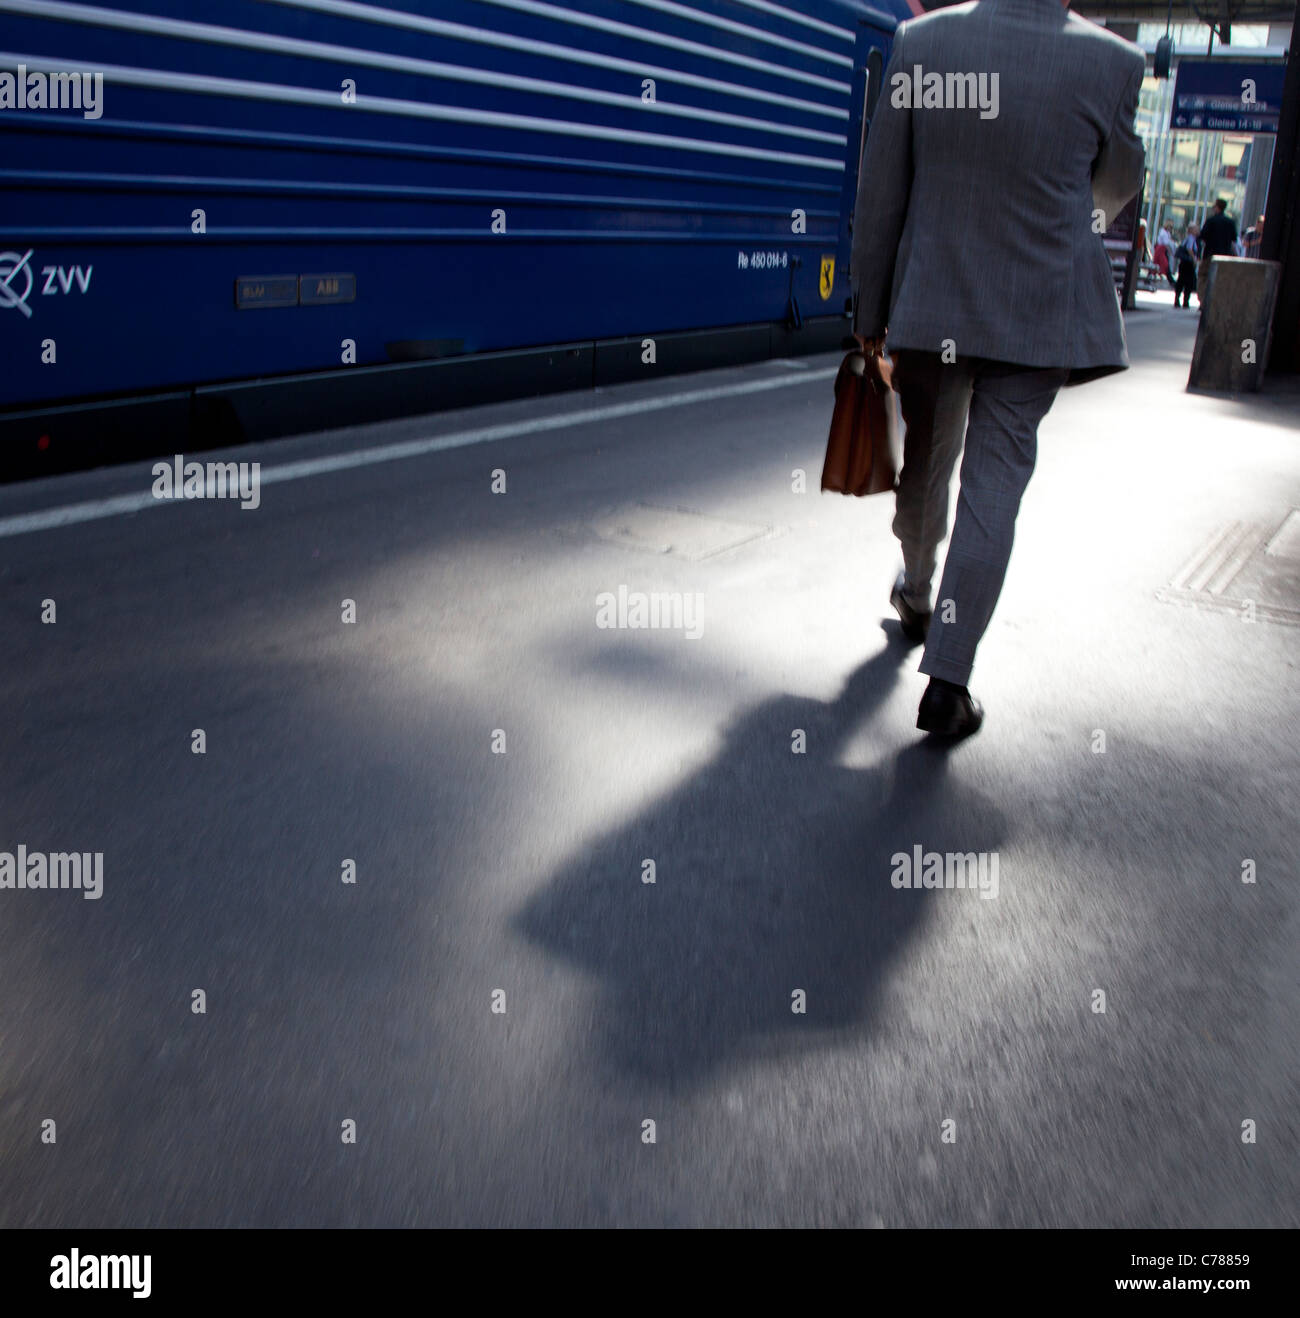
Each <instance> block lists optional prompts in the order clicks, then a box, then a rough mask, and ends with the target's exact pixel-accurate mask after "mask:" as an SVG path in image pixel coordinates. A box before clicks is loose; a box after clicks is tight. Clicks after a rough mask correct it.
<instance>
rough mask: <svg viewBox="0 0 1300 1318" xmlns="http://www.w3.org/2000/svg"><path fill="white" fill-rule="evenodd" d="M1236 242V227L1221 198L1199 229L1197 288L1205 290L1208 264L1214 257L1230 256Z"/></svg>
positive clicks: (1208, 271)
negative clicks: (1199, 261) (1199, 258)
mask: <svg viewBox="0 0 1300 1318" xmlns="http://www.w3.org/2000/svg"><path fill="white" fill-rule="evenodd" d="M1236 241H1237V225H1236V222H1235V221H1234V220H1233V219H1232V217H1231V216H1230V215H1229V214H1228V203H1227V202H1226V201H1224V200H1223V198H1222V197H1220V198H1219V199H1218V201H1216V202H1215V203H1214V214H1213V215H1211V216H1210V218H1209V219H1208V220H1206V221H1205V224H1204V225H1203V226H1202V227H1201V268H1200V270H1199V271H1198V272H1197V276H1196V283H1197V287H1199V288H1205V286H1206V279H1207V278H1208V276H1209V273H1210V262H1211V261H1212V260H1214V258H1215V257H1216V256H1232V255H1233V251H1234V244H1235V243H1236Z"/></svg>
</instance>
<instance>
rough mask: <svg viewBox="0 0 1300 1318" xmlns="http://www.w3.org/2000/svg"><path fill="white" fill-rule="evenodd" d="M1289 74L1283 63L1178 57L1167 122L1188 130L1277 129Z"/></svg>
mask: <svg viewBox="0 0 1300 1318" xmlns="http://www.w3.org/2000/svg"><path fill="white" fill-rule="evenodd" d="M1285 73H1286V68H1285V66H1284V65H1282V64H1264V63H1262V62H1247V61H1238V60H1208V59H1198V60H1191V59H1184V60H1179V62H1178V77H1177V80H1176V81H1175V83H1174V108H1173V110H1172V111H1171V113H1170V116H1169V126H1170V128H1177V129H1182V130H1183V131H1184V132H1195V131H1197V130H1198V129H1199V130H1201V131H1204V132H1218V133H1276V132H1277V126H1278V120H1279V118H1280V117H1281V113H1282V79H1283V76H1284V75H1285Z"/></svg>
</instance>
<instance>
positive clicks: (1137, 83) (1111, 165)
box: [1092, 50, 1146, 228]
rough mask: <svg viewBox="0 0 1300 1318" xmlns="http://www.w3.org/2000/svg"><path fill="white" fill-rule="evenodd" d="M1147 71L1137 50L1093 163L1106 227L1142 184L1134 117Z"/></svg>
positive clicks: (1142, 155)
mask: <svg viewBox="0 0 1300 1318" xmlns="http://www.w3.org/2000/svg"><path fill="white" fill-rule="evenodd" d="M1145 72H1146V61H1145V60H1144V58H1143V56H1142V53H1141V52H1140V51H1136V50H1135V51H1134V52H1133V66H1132V68H1131V69H1130V70H1129V73H1128V81H1127V82H1126V83H1125V84H1124V91H1123V93H1122V94H1121V96H1120V98H1119V104H1118V106H1116V109H1115V115H1114V120H1113V122H1112V123H1111V127H1110V132H1109V134H1108V135H1107V137H1106V140H1105V141H1104V142H1103V143H1102V144H1101V150H1100V151H1099V152H1098V153H1097V159H1096V160H1094V161H1093V164H1092V204H1093V205H1094V206H1095V207H1096V208H1097V209H1098V210H1099V211H1101V213H1102V216H1103V218H1104V220H1105V223H1106V227H1107V228H1109V227H1110V226H1111V225H1112V224H1113V223H1114V222H1115V218H1116V217H1117V216H1118V215H1119V213H1120V211H1122V210H1123V209H1124V207H1125V206H1127V205H1128V204H1129V202H1130V201H1132V200H1133V198H1134V197H1136V196H1137V193H1138V189H1139V188H1140V187H1141V186H1142V175H1143V171H1144V169H1145V167H1146V152H1145V150H1144V149H1143V146H1142V139H1141V138H1140V137H1138V135H1137V133H1136V132H1135V131H1134V120H1135V119H1136V117H1137V108H1138V94H1139V93H1140V92H1141V90H1142V78H1143V75H1144V74H1145Z"/></svg>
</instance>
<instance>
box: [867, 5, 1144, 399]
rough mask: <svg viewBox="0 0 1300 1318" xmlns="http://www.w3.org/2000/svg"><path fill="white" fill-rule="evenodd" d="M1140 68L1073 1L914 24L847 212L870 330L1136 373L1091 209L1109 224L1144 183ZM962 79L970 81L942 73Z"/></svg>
mask: <svg viewBox="0 0 1300 1318" xmlns="http://www.w3.org/2000/svg"><path fill="white" fill-rule="evenodd" d="M1143 71H1144V59H1143V56H1142V53H1141V51H1139V50H1138V48H1137V47H1136V46H1133V45H1131V44H1130V43H1129V42H1127V41H1123V40H1121V39H1120V38H1119V37H1116V36H1115V35H1114V34H1112V33H1108V32H1106V31H1105V30H1104V29H1102V28H1100V27H1097V26H1096V25H1095V24H1093V23H1089V22H1087V21H1086V20H1085V19H1082V18H1079V17H1078V16H1077V15H1074V14H1071V13H1069V12H1068V10H1066V9H1065V8H1064V6H1063V5H1062V4H1061V0H979V2H978V3H970V4H963V5H959V6H957V7H956V8H951V9H941V10H937V11H935V12H934V13H930V14H926V15H924V16H923V17H920V18H915V19H912V20H910V21H908V22H906V23H903V24H902V25H901V26H900V27H899V29H898V32H897V34H896V36H895V39H894V47H893V52H892V54H891V57H890V60H889V67H888V68H887V69H886V70H885V75H884V81H883V83H882V86H881V91H880V96H879V99H878V101H877V103H876V109H875V117H874V119H873V120H872V123H871V128H870V131H869V133H868V135H867V146H866V150H865V152H864V154H863V159H862V169H861V173H860V176H859V180H858V196H857V203H856V206H855V208H854V213H853V248H852V255H851V258H850V275H851V277H852V280H853V283H854V285H855V287H856V289H857V294H858V313H857V324H858V328H859V329H860V331H861V332H862V333H865V334H869V335H876V336H878V335H880V334H881V333H883V332H884V330H885V328H886V326H888V329H889V339H888V342H889V346H890V348H921V349H925V350H928V351H930V352H942V351H943V350H944V348H945V343H944V341H945V340H952V350H953V351H955V353H956V354H957V355H958V356H961V357H992V358H996V359H997V360H1000V361H1007V362H1018V363H1021V364H1024V365H1027V366H1064V367H1069V368H1070V369H1071V383H1079V382H1081V381H1082V380H1084V379H1091V378H1094V377H1095V376H1097V375H1104V374H1107V373H1109V372H1110V371H1116V370H1122V369H1123V368H1124V367H1126V366H1127V365H1128V352H1127V347H1126V344H1125V341H1124V323H1123V319H1122V317H1121V315H1120V310H1119V303H1118V300H1117V298H1116V296H1115V285H1114V280H1113V278H1112V276H1111V270H1110V263H1109V260H1108V259H1107V255H1106V250H1105V247H1104V246H1103V244H1102V240H1101V236H1100V233H1099V232H1098V231H1097V229H1096V228H1095V227H1094V215H1093V211H1094V209H1096V208H1100V209H1101V210H1102V211H1104V213H1105V219H1104V224H1103V226H1102V227H1104V226H1105V225H1109V223H1110V222H1111V220H1112V219H1113V217H1114V216H1115V215H1117V214H1118V213H1119V211H1121V210H1122V209H1123V208H1124V206H1125V205H1126V204H1127V203H1128V202H1129V200H1130V199H1131V198H1132V197H1133V196H1135V195H1136V193H1137V190H1138V188H1139V187H1140V186H1141V183H1142V176H1143V165H1144V158H1143V149H1142V143H1141V141H1140V140H1139V139H1138V137H1137V136H1136V134H1135V133H1134V131H1133V119H1134V115H1135V113H1136V111H1137V103H1138V92H1139V90H1140V89H1141V85H1142V76H1143ZM932 73H933V74H942V75H944V79H943V95H942V97H940V96H939V95H938V88H939V84H938V83H937V82H936V81H935V80H933V79H931V80H929V86H928V88H927V80H926V75H928V74H932ZM963 74H975V75H976V78H975V79H974V80H972V79H970V78H965V79H962V78H959V77H956V76H952V77H949V76H948V75H963ZM979 75H984V77H983V82H982V83H980V82H979ZM994 75H996V77H995V76H994ZM918 91H919V92H920V93H921V95H920V98H919V100H918V98H917V95H916V93H917V92H918ZM980 92H983V93H984V94H983V96H982V97H981V96H980ZM995 92H996V95H995V94H994V93H995ZM935 100H940V101H942V102H943V104H934V103H933V102H934V101H935ZM962 102H965V104H966V106H967V107H968V108H958V107H959V105H960V104H961V103H962ZM971 102H975V105H974V106H973V108H971ZM981 106H982V107H983V108H981Z"/></svg>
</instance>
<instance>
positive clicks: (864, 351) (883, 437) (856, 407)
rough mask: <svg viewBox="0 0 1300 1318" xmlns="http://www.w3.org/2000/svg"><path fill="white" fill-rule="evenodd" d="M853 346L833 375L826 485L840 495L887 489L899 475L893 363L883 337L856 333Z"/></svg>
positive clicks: (825, 488)
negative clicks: (833, 388) (881, 339)
mask: <svg viewBox="0 0 1300 1318" xmlns="http://www.w3.org/2000/svg"><path fill="white" fill-rule="evenodd" d="M852 337H853V339H854V342H855V347H854V348H853V350H852V351H851V352H850V353H849V354H848V355H847V356H846V357H845V358H844V360H843V362H841V363H840V369H839V373H838V374H837V375H836V377H835V410H834V412H832V413H831V431H830V437H829V439H828V440H827V442H826V462H825V465H824V466H823V467H822V489H823V490H830V491H832V492H833V493H838V494H856V495H863V494H883V493H885V492H886V491H887V490H892V489H893V488H894V484H895V482H896V481H897V480H898V467H899V454H900V452H901V448H902V446H901V444H900V442H899V435H898V414H897V411H896V409H895V407H894V395H893V373H894V368H893V365H892V364H891V363H890V362H889V361H888V360H887V359H886V358H885V357H884V355H883V351H882V350H883V348H884V344H883V342H881V341H879V340H876V339H867V338H863V336H862V335H861V334H854V335H853V336H852Z"/></svg>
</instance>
